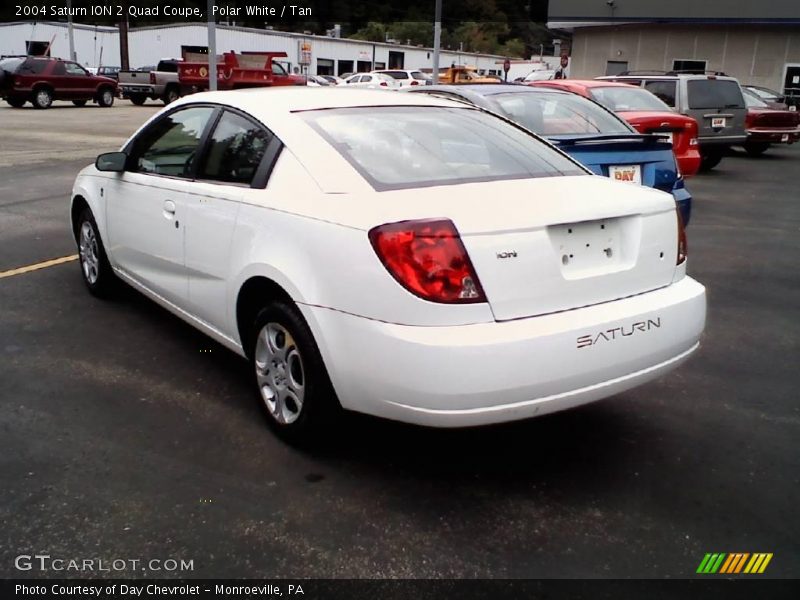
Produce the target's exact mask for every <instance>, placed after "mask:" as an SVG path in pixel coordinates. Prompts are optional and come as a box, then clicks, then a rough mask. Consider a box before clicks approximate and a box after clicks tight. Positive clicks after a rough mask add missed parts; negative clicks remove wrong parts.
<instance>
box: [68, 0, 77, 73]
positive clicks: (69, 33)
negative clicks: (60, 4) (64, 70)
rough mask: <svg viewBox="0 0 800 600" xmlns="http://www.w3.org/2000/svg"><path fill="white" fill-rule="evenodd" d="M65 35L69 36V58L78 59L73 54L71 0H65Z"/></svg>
mask: <svg viewBox="0 0 800 600" xmlns="http://www.w3.org/2000/svg"><path fill="white" fill-rule="evenodd" d="M67 35H68V37H69V59H70V60H73V61H75V62H77V61H78V56H77V55H76V54H75V33H74V30H73V27H72V0H67Z"/></svg>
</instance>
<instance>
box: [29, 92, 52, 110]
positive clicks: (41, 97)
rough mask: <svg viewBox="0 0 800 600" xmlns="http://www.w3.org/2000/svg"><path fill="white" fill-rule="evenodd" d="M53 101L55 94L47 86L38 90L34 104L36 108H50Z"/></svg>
mask: <svg viewBox="0 0 800 600" xmlns="http://www.w3.org/2000/svg"><path fill="white" fill-rule="evenodd" d="M52 103H53V94H52V92H50V90H48V89H47V88H40V89H38V90H36V93H35V94H34V96H33V105H34V106H35V107H36V108H50V105H51V104H52Z"/></svg>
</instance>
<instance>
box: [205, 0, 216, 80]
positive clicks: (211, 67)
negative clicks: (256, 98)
mask: <svg viewBox="0 0 800 600" xmlns="http://www.w3.org/2000/svg"><path fill="white" fill-rule="evenodd" d="M213 9H214V0H208V5H207V10H208V14H207V15H206V18H207V19H208V89H209V90H211V91H212V92H216V91H217V24H216V23H215V21H214V10H213Z"/></svg>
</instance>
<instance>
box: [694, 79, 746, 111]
mask: <svg viewBox="0 0 800 600" xmlns="http://www.w3.org/2000/svg"><path fill="white" fill-rule="evenodd" d="M687 85H688V90H689V108H744V98H742V90H741V88H740V87H739V84H738V83H736V82H735V81H731V80H730V79H691V80H689V81H688V82H687Z"/></svg>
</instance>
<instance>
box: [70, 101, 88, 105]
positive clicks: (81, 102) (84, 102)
mask: <svg viewBox="0 0 800 600" xmlns="http://www.w3.org/2000/svg"><path fill="white" fill-rule="evenodd" d="M72 103H73V104H74V105H75V106H86V100H73V101H72Z"/></svg>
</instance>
